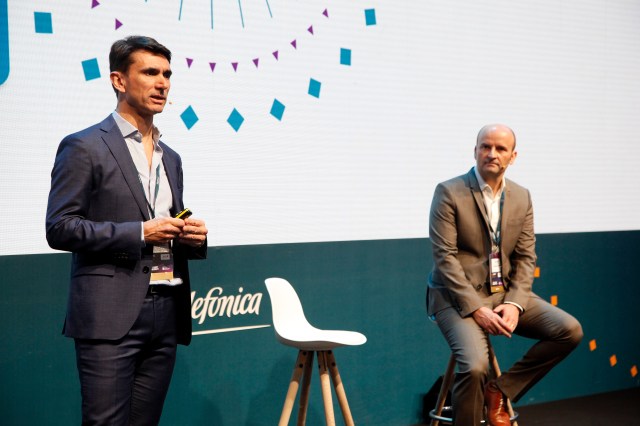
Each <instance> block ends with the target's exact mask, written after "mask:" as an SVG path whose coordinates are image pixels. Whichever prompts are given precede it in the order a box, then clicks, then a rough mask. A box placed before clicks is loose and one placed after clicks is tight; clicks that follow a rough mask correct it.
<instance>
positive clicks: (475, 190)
mask: <svg viewBox="0 0 640 426" xmlns="http://www.w3.org/2000/svg"><path fill="white" fill-rule="evenodd" d="M467 179H468V181H469V188H470V189H471V194H472V195H473V199H474V200H475V202H476V208H477V209H478V212H479V213H480V216H481V217H482V219H483V221H484V228H485V231H486V232H487V235H489V232H490V228H489V218H488V217H487V209H486V207H485V205H484V198H483V196H482V191H481V190H480V184H479V183H478V179H476V174H475V172H474V171H473V168H472V169H471V170H470V171H469V173H467Z"/></svg>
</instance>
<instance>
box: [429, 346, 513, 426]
mask: <svg viewBox="0 0 640 426" xmlns="http://www.w3.org/2000/svg"><path fill="white" fill-rule="evenodd" d="M487 344H488V346H489V366H490V368H491V369H492V370H493V373H494V374H495V376H496V377H500V375H501V374H502V372H501V371H500V366H499V365H498V358H496V353H495V352H494V350H493V346H492V345H491V340H489V339H487ZM455 368H456V360H455V358H454V357H453V354H451V356H450V357H449V362H448V364H447V369H446V370H445V372H444V376H443V378H442V386H441V387H440V392H439V393H438V401H437V402H436V406H435V408H434V409H433V410H431V411H429V417H430V418H431V423H430V426H439V425H440V424H441V423H442V424H448V425H450V424H452V423H453V417H452V414H453V407H451V406H447V407H445V406H444V404H445V401H446V400H447V394H448V393H449V390H450V389H451V385H452V384H453V378H454V375H455ZM505 399H506V402H507V412H508V413H509V417H510V418H511V424H512V425H513V426H518V422H517V419H518V412H517V411H514V410H513V407H512V406H511V401H510V400H509V398H506V397H505ZM443 412H447V413H451V415H450V416H449V417H446V416H443V415H442V414H443ZM485 423H486V422H485V421H484V420H483V421H482V424H485Z"/></svg>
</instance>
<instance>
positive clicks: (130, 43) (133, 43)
mask: <svg viewBox="0 0 640 426" xmlns="http://www.w3.org/2000/svg"><path fill="white" fill-rule="evenodd" d="M138 50H146V51H147V52H151V53H154V54H156V55H161V56H164V57H165V58H167V61H169V62H171V51H170V50H169V49H167V48H166V47H165V46H163V45H162V44H160V43H158V42H157V41H156V40H155V39H153V38H151V37H147V36H139V35H134V36H129V37H126V38H123V39H122V40H117V41H116V42H114V43H113V44H112V45H111V51H110V52H109V71H111V72H113V71H120V72H123V73H126V72H127V71H128V70H129V66H130V65H131V62H132V60H131V55H132V54H133V52H136V51H138ZM113 91H114V92H116V95H117V94H118V91H117V90H116V88H115V87H114V88H113Z"/></svg>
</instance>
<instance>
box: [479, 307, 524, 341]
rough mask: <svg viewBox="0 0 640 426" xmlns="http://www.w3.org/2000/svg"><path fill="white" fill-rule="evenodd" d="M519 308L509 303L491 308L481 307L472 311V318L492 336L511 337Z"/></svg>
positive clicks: (518, 315)
mask: <svg viewBox="0 0 640 426" xmlns="http://www.w3.org/2000/svg"><path fill="white" fill-rule="evenodd" d="M519 318H520V310H519V309H518V307H517V306H515V305H513V304H511V303H503V304H502V305H498V306H496V307H495V309H493V310H491V309H489V308H487V307H484V306H483V307H482V308H479V309H477V310H476V311H474V312H473V319H474V320H475V321H476V322H477V323H478V325H479V326H480V327H482V329H483V330H484V331H486V332H487V333H489V334H492V335H494V336H497V335H500V334H501V335H503V336H507V337H511V333H512V332H513V330H515V329H516V327H517V326H518V319H519Z"/></svg>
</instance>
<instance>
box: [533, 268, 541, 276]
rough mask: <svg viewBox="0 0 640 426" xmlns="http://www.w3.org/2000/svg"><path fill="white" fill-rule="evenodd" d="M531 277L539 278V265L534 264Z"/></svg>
mask: <svg viewBox="0 0 640 426" xmlns="http://www.w3.org/2000/svg"><path fill="white" fill-rule="evenodd" d="M533 277H534V278H540V267H539V266H536V269H535V271H533Z"/></svg>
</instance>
